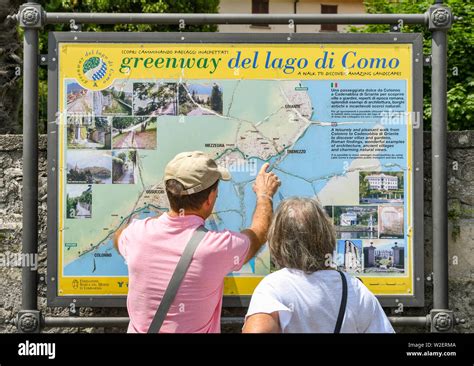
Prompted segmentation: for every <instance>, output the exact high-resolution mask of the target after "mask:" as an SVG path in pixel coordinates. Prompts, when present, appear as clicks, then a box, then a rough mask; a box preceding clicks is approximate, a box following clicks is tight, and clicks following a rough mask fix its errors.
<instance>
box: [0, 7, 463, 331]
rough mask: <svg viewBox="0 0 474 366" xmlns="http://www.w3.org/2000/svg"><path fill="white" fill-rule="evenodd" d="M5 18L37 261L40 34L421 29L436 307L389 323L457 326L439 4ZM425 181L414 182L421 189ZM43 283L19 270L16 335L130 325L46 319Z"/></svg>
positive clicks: (443, 18)
mask: <svg viewBox="0 0 474 366" xmlns="http://www.w3.org/2000/svg"><path fill="white" fill-rule="evenodd" d="M7 19H10V20H12V21H14V22H17V23H18V24H19V26H20V27H21V28H23V30H24V32H23V197H22V199H23V223H22V226H23V233H22V253H23V254H26V255H34V256H36V255H38V206H37V203H38V117H39V115H38V110H39V108H38V94H39V83H38V82H39V80H38V67H39V65H40V64H44V63H48V62H55V61H56V60H55V59H54V58H53V57H51V56H50V55H40V54H39V33H40V31H42V29H43V27H44V26H45V25H48V24H69V25H71V31H73V32H75V31H80V29H81V25H82V24H172V25H181V24H185V25H198V24H287V25H289V24H361V25H364V24H385V25H389V26H390V31H391V32H395V33H391V34H392V35H396V36H397V38H398V37H399V36H401V33H400V32H401V30H402V29H401V27H400V25H405V24H419V25H422V26H424V27H425V28H426V29H428V30H429V31H430V32H431V33H432V40H431V55H426V57H424V59H425V60H427V61H426V64H427V65H429V66H431V82H432V83H431V115H432V117H431V121H432V126H431V157H432V166H431V168H432V169H431V176H432V183H431V191H432V220H433V225H432V245H431V247H432V251H433V255H432V258H433V305H432V308H431V310H430V311H429V312H428V314H426V315H424V316H390V317H389V319H390V321H391V322H392V324H394V325H405V326H406V325H413V326H420V327H427V326H431V332H452V331H453V329H454V326H455V325H456V324H457V323H459V322H458V321H457V320H456V318H455V316H454V312H453V311H452V310H451V309H450V308H449V297H448V260H449V258H448V217H447V42H448V40H447V39H448V38H447V32H448V30H449V29H450V28H451V26H452V24H453V21H455V20H456V19H455V17H454V16H453V14H452V12H451V9H450V8H448V7H446V6H444V5H443V1H442V0H435V1H434V4H433V5H432V6H431V7H429V8H428V9H427V11H426V12H424V13H420V14H364V13H361V14H157V13H149V14H135V13H128V14H125V13H123V14H121V13H60V12H59V13H50V12H46V11H45V10H44V9H43V8H42V6H41V5H39V4H37V3H34V2H28V3H25V4H23V5H21V6H20V9H19V11H18V13H17V14H13V15H11V16H8V17H7ZM75 34H78V33H75ZM289 35H295V34H293V33H290V34H289ZM420 56H421V55H420ZM420 58H421V57H420ZM414 92H415V91H414ZM419 92H420V93H421V91H419ZM416 149H417V150H416V151H417V152H416V153H415V154H416V156H419V155H421V150H422V148H421V146H416ZM421 178H422V177H420V179H417V180H416V181H415V182H414V184H415V185H419V186H420V187H422V185H423V181H422V179H421ZM420 215H421V214H420ZM415 230H417V228H415ZM422 277H423V276H421V278H422ZM38 279H39V277H38V271H37V270H36V269H32V268H29V267H26V266H25V267H23V268H22V304H21V310H20V311H19V312H18V314H17V316H16V317H15V318H14V320H13V321H14V323H15V324H16V325H17V327H18V330H19V332H23V333H37V332H40V331H41V329H42V328H43V327H61V326H66V327H67V326H81V327H84V326H89V327H90V326H125V325H126V324H127V323H128V318H126V317H59V316H44V314H43V313H42V311H41V310H39V309H38V288H37V286H38ZM47 280H48V279H47ZM417 280H418V279H417ZM49 281H50V280H48V282H49ZM49 285H50V283H49ZM234 321H237V319H236V318H229V319H227V320H226V318H223V319H222V322H223V323H224V322H234ZM239 321H241V319H240V320H239Z"/></svg>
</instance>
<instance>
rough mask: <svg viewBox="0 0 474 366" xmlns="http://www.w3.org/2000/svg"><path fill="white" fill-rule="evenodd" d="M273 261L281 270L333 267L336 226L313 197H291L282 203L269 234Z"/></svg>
mask: <svg viewBox="0 0 474 366" xmlns="http://www.w3.org/2000/svg"><path fill="white" fill-rule="evenodd" d="M268 244H269V247H270V254H271V256H272V260H273V261H274V262H275V264H277V265H278V266H279V267H281V268H294V269H299V270H301V271H304V272H305V273H312V272H315V271H318V270H322V269H330V268H331V262H332V261H331V260H328V258H332V256H333V253H334V250H335V247H336V232H335V229H334V225H333V224H332V222H331V220H330V218H329V217H328V215H327V213H326V211H325V210H324V209H323V208H322V207H321V205H320V204H319V203H318V202H317V201H316V200H315V199H312V198H300V197H291V198H288V199H285V200H284V201H282V202H281V204H280V206H279V207H278V209H277V210H276V212H275V215H274V217H273V221H272V224H271V226H270V229H269V232H268Z"/></svg>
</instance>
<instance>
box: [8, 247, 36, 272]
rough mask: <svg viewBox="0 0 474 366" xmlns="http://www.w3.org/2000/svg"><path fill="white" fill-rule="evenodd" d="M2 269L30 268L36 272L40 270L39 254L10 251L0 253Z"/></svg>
mask: <svg viewBox="0 0 474 366" xmlns="http://www.w3.org/2000/svg"><path fill="white" fill-rule="evenodd" d="M0 267H12V268H30V269H31V270H32V271H36V270H37V269H38V254H37V253H15V252H9V251H6V252H3V253H0Z"/></svg>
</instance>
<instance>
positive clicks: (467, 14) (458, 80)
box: [351, 0, 474, 130]
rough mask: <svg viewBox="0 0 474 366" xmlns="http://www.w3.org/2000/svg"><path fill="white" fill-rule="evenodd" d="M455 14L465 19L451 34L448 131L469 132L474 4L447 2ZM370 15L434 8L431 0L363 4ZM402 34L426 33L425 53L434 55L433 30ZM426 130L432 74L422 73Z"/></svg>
mask: <svg viewBox="0 0 474 366" xmlns="http://www.w3.org/2000/svg"><path fill="white" fill-rule="evenodd" d="M444 3H445V4H446V5H447V6H449V7H450V8H451V10H452V12H453V14H454V15H455V16H457V17H462V19H460V20H456V21H455V22H454V24H453V26H452V28H451V29H450V30H449V32H448V128H449V129H450V130H468V129H472V128H473V125H474V68H473V67H472V60H471V57H472V55H474V33H473V30H472V26H471V24H472V19H473V16H474V3H473V2H472V1H462V0H447V1H445V2H444ZM364 5H365V7H366V10H367V13H371V14H379V13H387V14H388V13H396V14H403V13H411V14H415V13H424V12H426V11H427V10H428V8H429V7H430V6H431V5H433V1H431V0H421V1H405V0H404V1H399V2H388V1H385V0H366V1H364ZM388 30H389V28H388V25H368V26H365V27H362V28H359V27H351V31H353V32H364V33H376V32H387V31H388ZM402 31H403V32H418V33H422V34H423V39H424V40H423V52H424V53H425V54H430V53H431V31H430V30H428V29H427V28H426V27H424V26H423V25H404V26H403V29H402ZM423 91H424V93H423V94H424V100H423V104H424V113H423V125H424V129H425V130H429V129H431V73H430V71H429V69H426V68H425V70H424V74H423Z"/></svg>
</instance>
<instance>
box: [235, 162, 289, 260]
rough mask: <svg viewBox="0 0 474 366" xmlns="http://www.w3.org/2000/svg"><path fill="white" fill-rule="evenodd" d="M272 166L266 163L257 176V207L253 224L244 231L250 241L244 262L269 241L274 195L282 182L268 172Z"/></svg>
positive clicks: (255, 187)
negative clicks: (268, 234)
mask: <svg viewBox="0 0 474 366" xmlns="http://www.w3.org/2000/svg"><path fill="white" fill-rule="evenodd" d="M269 166H270V164H269V163H265V164H263V165H262V167H261V168H260V171H259V172H258V174H257V178H256V179H255V183H254V185H253V191H254V192H255V194H256V196H257V205H256V207H255V212H254V214H253V218H252V224H251V225H250V227H249V228H248V229H245V230H243V231H242V233H243V234H245V235H247V236H248V237H249V239H250V249H249V251H248V253H247V257H246V258H245V260H244V262H247V261H249V260H250V259H251V258H253V257H254V256H255V254H256V253H257V252H258V250H259V249H260V247H261V246H262V245H263V244H264V243H265V242H266V241H267V233H268V229H269V227H270V223H271V221H272V216H273V195H274V194H275V193H276V191H277V190H278V187H280V185H281V182H280V179H279V178H278V177H277V175H276V174H275V173H273V172H267V169H268V168H269Z"/></svg>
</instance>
